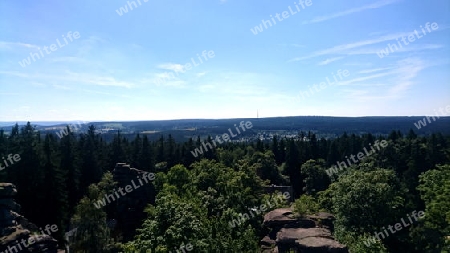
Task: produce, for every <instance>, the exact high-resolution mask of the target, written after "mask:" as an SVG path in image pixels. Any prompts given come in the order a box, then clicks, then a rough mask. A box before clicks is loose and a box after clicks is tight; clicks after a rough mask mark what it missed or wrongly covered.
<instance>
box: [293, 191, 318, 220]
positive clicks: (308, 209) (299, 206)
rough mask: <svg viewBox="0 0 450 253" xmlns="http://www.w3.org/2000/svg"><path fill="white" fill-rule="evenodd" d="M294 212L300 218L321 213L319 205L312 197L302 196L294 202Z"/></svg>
mask: <svg viewBox="0 0 450 253" xmlns="http://www.w3.org/2000/svg"><path fill="white" fill-rule="evenodd" d="M294 211H295V212H296V213H298V215H300V216H305V215H309V214H315V213H317V212H319V211H320V207H319V204H318V203H317V201H316V200H315V199H314V198H313V197H312V196H310V195H302V196H301V197H300V198H299V199H297V200H295V202H294Z"/></svg>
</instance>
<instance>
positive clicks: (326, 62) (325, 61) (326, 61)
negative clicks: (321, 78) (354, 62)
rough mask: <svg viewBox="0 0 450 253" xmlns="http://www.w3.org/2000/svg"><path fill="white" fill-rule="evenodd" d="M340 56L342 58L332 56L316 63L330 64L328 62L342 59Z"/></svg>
mask: <svg viewBox="0 0 450 253" xmlns="http://www.w3.org/2000/svg"><path fill="white" fill-rule="evenodd" d="M342 58H344V57H333V58H328V59H326V60H324V61H321V62H319V63H318V64H317V65H328V64H330V63H332V62H334V61H338V60H340V59H342Z"/></svg>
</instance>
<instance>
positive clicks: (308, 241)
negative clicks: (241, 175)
mask: <svg viewBox="0 0 450 253" xmlns="http://www.w3.org/2000/svg"><path fill="white" fill-rule="evenodd" d="M333 220H334V217H333V215H332V214H329V213H324V212H320V213H317V214H315V215H308V216H306V217H301V218H299V217H296V216H295V215H294V212H293V209H292V208H279V209H275V210H273V211H271V212H269V213H267V214H266V215H265V216H264V225H265V226H266V227H268V228H270V233H269V234H268V235H267V236H265V237H264V238H263V239H262V240H261V252H264V253H284V252H290V250H296V252H302V253H331V252H332V253H348V249H347V246H345V245H343V244H340V243H339V242H337V241H336V240H334V237H333V236H332V231H333Z"/></svg>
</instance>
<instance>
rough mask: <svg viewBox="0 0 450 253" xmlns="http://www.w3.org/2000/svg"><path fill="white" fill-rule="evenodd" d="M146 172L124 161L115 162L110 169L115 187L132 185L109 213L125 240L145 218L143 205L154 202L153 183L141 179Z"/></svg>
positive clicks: (129, 237)
mask: <svg viewBox="0 0 450 253" xmlns="http://www.w3.org/2000/svg"><path fill="white" fill-rule="evenodd" d="M146 173H149V172H147V171H143V170H138V169H135V168H131V167H130V165H128V164H125V163H117V164H116V166H115V168H114V170H113V171H112V174H113V179H114V181H116V182H117V186H116V188H119V187H122V188H125V187H126V186H127V185H132V187H133V191H131V192H130V193H127V194H126V195H125V196H123V197H120V198H119V199H118V200H117V203H116V206H115V208H114V211H113V214H112V215H111V217H112V218H114V220H117V226H118V229H119V230H120V231H122V233H123V237H124V239H125V240H128V239H132V238H133V236H134V233H135V229H136V228H137V227H140V225H141V224H142V220H144V219H145V218H146V215H145V213H144V209H145V207H146V206H147V205H148V204H149V203H150V204H154V203H155V195H156V193H155V187H154V186H153V183H152V182H145V181H144V180H142V178H143V175H144V174H146ZM139 180H141V181H139ZM141 182H142V185H141Z"/></svg>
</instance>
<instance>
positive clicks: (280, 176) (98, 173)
mask: <svg viewBox="0 0 450 253" xmlns="http://www.w3.org/2000/svg"><path fill="white" fill-rule="evenodd" d="M67 130H68V134H67V135H65V136H62V138H59V137H58V136H56V135H54V134H46V135H41V134H40V132H39V131H36V130H35V128H34V127H33V126H32V125H31V123H28V124H27V125H25V126H23V127H19V126H18V125H17V124H16V125H15V126H14V127H13V128H12V129H11V132H10V134H8V135H6V134H5V133H4V131H3V130H0V155H1V156H2V161H4V159H5V158H7V156H8V155H9V154H12V155H15V154H18V155H20V161H18V162H15V163H14V164H10V166H8V167H6V168H5V169H3V170H1V171H0V182H8V183H13V184H15V185H16V187H17V192H18V194H17V196H16V201H17V203H19V204H20V205H21V206H22V208H21V213H22V214H23V215H24V216H25V217H27V219H29V220H30V221H32V222H33V223H35V224H37V225H38V226H45V225H46V224H57V225H58V227H59V228H60V229H59V230H58V233H57V234H53V236H54V237H55V238H56V239H58V241H59V243H60V245H64V244H65V240H64V233H65V232H67V231H69V230H71V229H73V228H78V231H77V237H76V240H75V241H72V242H71V245H70V246H71V250H72V252H145V251H143V250H151V252H170V251H172V252H176V250H179V249H180V248H184V251H185V252H187V251H188V250H187V248H188V247H191V246H192V252H258V251H257V250H258V248H259V241H260V240H261V238H262V237H263V236H264V235H265V234H266V233H267V230H266V228H264V227H263V226H262V225H261V224H262V220H263V218H264V217H263V215H257V216H255V217H252V218H251V219H249V220H246V221H245V222H243V223H242V224H240V225H239V226H236V227H231V226H230V225H229V224H230V222H232V221H233V219H238V218H239V217H240V214H242V213H246V212H248V209H249V208H252V207H254V206H260V205H261V204H262V203H265V202H266V201H267V200H268V199H270V197H271V196H270V195H269V194H266V193H265V191H264V187H266V186H270V185H286V186H292V193H293V197H294V199H295V201H294V203H288V202H280V203H277V205H276V206H274V207H271V209H274V208H276V207H282V206H284V207H288V206H291V205H292V206H293V207H294V209H295V210H296V212H297V215H299V216H301V215H305V214H313V213H316V212H318V211H327V212H330V213H332V214H334V215H335V217H336V220H335V224H334V226H335V230H334V235H335V237H336V239H337V240H338V241H339V242H341V243H343V244H345V245H347V246H348V247H349V250H350V252H450V251H449V250H448V247H449V245H450V241H449V239H448V237H449V236H450V226H449V223H450V197H449V196H450V137H449V136H444V135H442V134H441V133H432V134H430V135H427V136H417V134H416V133H414V131H413V130H410V131H409V133H407V134H402V132H400V131H398V130H392V132H391V133H390V134H389V135H388V136H387V137H386V136H378V135H372V134H363V135H355V134H346V133H344V134H343V135H341V136H339V137H338V138H335V139H324V138H322V139H318V138H316V135H315V134H312V133H310V132H309V133H304V132H300V133H299V136H298V137H297V138H293V139H286V138H279V137H274V138H273V139H272V140H271V141H270V142H263V141H259V140H258V141H255V142H252V143H232V142H227V143H224V144H221V145H219V146H218V147H217V148H213V149H212V150H209V151H208V152H204V153H203V154H201V155H200V156H198V157H194V156H193V155H192V153H191V151H193V150H194V149H195V148H197V147H200V146H201V145H202V144H201V141H203V140H201V139H200V138H197V139H189V140H188V141H187V142H176V141H175V139H174V138H173V137H172V136H171V135H167V136H161V137H160V138H159V139H158V140H156V141H150V140H149V139H148V137H147V136H146V135H139V134H137V135H136V136H135V137H134V138H133V139H131V140H130V139H129V138H125V137H124V136H122V135H121V133H120V131H119V132H117V134H116V135H115V136H114V139H113V140H112V141H109V142H107V141H105V140H103V139H102V136H101V135H99V134H96V131H95V130H96V129H95V127H94V126H93V125H92V126H89V128H88V130H87V131H86V132H85V133H81V134H75V133H73V132H71V131H70V128H69V127H67ZM210 140H211V137H210V138H208V139H207V140H206V141H210ZM382 141H385V142H383V143H387V144H386V146H384V147H381V148H379V149H370V147H373V146H374V145H375V144H376V143H381V142H382ZM365 148H366V149H367V150H369V152H370V150H372V153H371V154H370V155H366V156H365V157H364V158H363V159H361V160H360V161H358V162H352V163H351V164H350V163H348V162H347V165H349V166H347V167H346V168H342V169H339V170H338V171H337V173H333V174H330V173H329V172H327V170H329V168H331V167H332V166H334V165H337V164H339V162H341V163H342V162H345V161H349V160H348V159H350V156H351V155H357V154H358V153H360V152H364V149H365ZM6 161H7V160H6ZM350 161H352V160H350ZM353 161H354V160H353ZM117 163H127V164H130V166H131V167H133V168H137V169H139V170H142V171H145V172H151V173H154V174H155V180H154V181H153V182H152V185H153V187H154V190H155V191H154V194H155V195H154V196H153V199H154V200H155V201H154V203H150V202H153V201H148V205H147V208H146V209H145V210H144V211H145V215H144V217H145V218H144V219H143V220H142V222H141V225H140V226H138V227H136V228H135V229H136V231H135V232H132V233H129V232H128V231H124V230H122V228H123V226H124V225H123V224H121V223H120V219H118V218H117V217H116V216H117V215H118V214H117V212H118V211H117V209H115V207H116V206H115V204H114V203H113V204H111V205H107V206H105V207H103V208H96V207H95V205H94V203H96V201H98V199H100V198H102V196H104V195H105V194H108V193H110V192H111V191H112V190H114V189H115V187H116V182H115V181H114V180H113V176H112V174H111V173H112V170H113V169H114V168H115V166H116V164H117ZM146 201H147V200H146ZM269 211H270V210H269ZM413 211H423V212H424V214H425V216H424V217H423V218H421V219H418V220H417V221H416V222H414V223H413V224H410V226H408V227H405V228H403V229H401V230H399V231H398V232H397V233H390V234H389V235H388V236H386V238H384V239H382V240H376V241H375V240H374V241H373V243H371V244H370V245H369V246H368V245H367V239H368V238H370V237H373V235H374V234H375V233H377V232H380V231H383V230H384V229H387V226H388V225H394V224H396V223H399V222H400V221H401V219H402V218H404V217H407V215H409V214H411V213H412V212H413ZM123 212H127V210H124V211H123ZM111 221H114V226H111ZM446 238H447V239H446ZM365 242H366V243H365ZM187 245H189V246H187ZM445 248H447V251H445V250H446V249H445ZM149 252H150V251H149ZM180 252H182V251H180Z"/></svg>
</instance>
